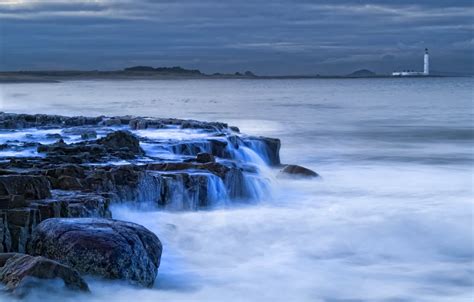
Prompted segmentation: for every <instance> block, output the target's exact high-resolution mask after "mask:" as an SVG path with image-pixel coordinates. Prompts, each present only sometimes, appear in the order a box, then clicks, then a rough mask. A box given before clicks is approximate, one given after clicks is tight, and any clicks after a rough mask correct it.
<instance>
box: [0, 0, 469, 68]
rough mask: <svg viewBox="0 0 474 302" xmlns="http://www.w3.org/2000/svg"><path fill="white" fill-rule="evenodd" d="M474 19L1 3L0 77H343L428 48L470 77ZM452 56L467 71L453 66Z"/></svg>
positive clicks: (440, 8) (193, 0)
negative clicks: (45, 73) (83, 72)
mask: <svg viewBox="0 0 474 302" xmlns="http://www.w3.org/2000/svg"><path fill="white" fill-rule="evenodd" d="M473 13H474V9H473V7H472V4H471V1H464V0H460V1H456V3H451V2H449V1H441V0H438V1H436V0H430V1H425V0H420V1H416V4H414V2H413V1H407V0H399V1H390V2H388V1H382V0H373V1H360V0H359V1H358V0H334V1H321V0H314V1H309V0H275V1H263V0H254V1H244V0H241V1H236V0H229V1H219V0H201V1H198V0H183V1H171V0H158V1H153V0H95V1H79V0H68V1H65V0H57V1H54V0H41V1H40V0H22V1H21V0H18V1H14V0H0V30H1V35H0V39H1V40H0V43H1V44H0V45H1V46H0V51H1V53H2V57H3V60H2V62H1V66H0V67H1V68H0V69H28V68H30V66H33V65H35V66H38V65H40V66H43V67H42V68H47V67H48V66H49V65H51V66H52V65H53V63H54V66H63V67H64V68H90V69H97V68H111V69H114V68H122V67H124V66H126V64H129V63H130V62H138V61H139V62H142V63H143V64H146V63H147V62H150V64H152V63H156V62H160V64H163V65H171V64H178V65H179V64H184V63H181V62H187V63H188V64H190V66H186V67H192V68H200V69H203V70H205V71H209V72H214V71H235V70H236V69H239V70H242V69H255V68H258V69H259V70H256V71H257V72H259V73H261V74H262V73H263V74H265V73H267V74H269V73H277V72H284V73H293V74H294V73H312V72H313V71H314V70H318V72H321V73H325V72H326V73H340V72H344V73H345V72H347V71H350V70H347V69H349V68H354V66H355V65H356V63H357V62H359V65H360V66H362V67H365V66H364V64H365V63H367V64H372V65H373V64H375V63H374V62H376V61H377V60H381V59H380V58H382V57H383V56H384V55H393V56H396V57H397V60H398V59H400V60H403V59H404V58H405V59H406V61H405V62H396V63H402V64H410V62H412V61H413V60H415V59H417V57H418V55H419V52H420V49H421V51H422V49H423V48H424V47H429V48H430V49H436V50H438V53H439V54H440V55H441V54H442V55H443V57H438V58H435V57H434V56H433V64H435V63H434V62H435V60H437V61H438V62H437V63H438V66H437V67H440V68H442V69H446V68H448V69H456V70H464V71H465V70H467V69H469V68H472V58H471V56H469V55H467V52H468V51H469V50H470V51H472V50H473V48H474V46H473V45H472V42H469V41H472V30H473V22H472V17H471V16H472V15H473ZM466 41H467V42H466ZM33 49H34V51H32V50H33ZM460 50H463V51H464V52H466V53H464V52H463V53H459V51H460ZM454 54H456V55H457V56H461V57H458V58H457V61H459V62H463V63H460V64H459V65H456V66H453V65H452V64H449V56H452V55H454ZM410 58H411V59H410ZM39 60H41V61H40V62H39ZM308 62H309V63H308ZM328 62H330V64H328ZM385 63H387V62H385ZM394 64H395V62H394ZM191 65H192V66H191ZM373 66H375V65H373ZM434 66H436V64H435V65H434ZM374 68H380V70H379V71H384V72H385V71H388V69H389V68H391V67H390V66H388V65H387V64H385V65H380V66H375V67H374Z"/></svg>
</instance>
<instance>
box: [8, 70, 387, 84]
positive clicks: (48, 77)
mask: <svg viewBox="0 0 474 302" xmlns="http://www.w3.org/2000/svg"><path fill="white" fill-rule="evenodd" d="M391 77H392V76H390V75H378V74H376V73H375V72H373V71H370V70H368V69H360V70H357V71H354V72H352V73H350V74H348V75H342V76H340V75H319V74H315V75H280V76H259V75H256V74H255V73H253V72H252V71H244V72H239V71H237V72H235V73H213V74H206V73H203V72H201V71H200V70H199V69H186V68H183V67H181V66H173V67H156V68H155V67H151V66H132V67H127V68H124V69H122V70H113V71H101V70H89V71H84V70H42V71H0V83H28V82H31V83H38V82H39V83H41V82H53V83H54V82H61V81H67V80H100V79H103V80H130V79H132V80H133V79H137V80H147V79H149V80H154V79H156V80H164V79H351V78H391Z"/></svg>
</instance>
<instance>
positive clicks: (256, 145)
mask: <svg viewBox="0 0 474 302" xmlns="http://www.w3.org/2000/svg"><path fill="white" fill-rule="evenodd" d="M245 144H246V145H247V146H249V147H251V149H253V150H256V151H257V152H258V153H260V154H261V155H262V156H263V158H264V160H265V161H266V162H267V164H268V165H270V166H278V165H280V146H281V141H280V140H279V139H278V138H271V137H264V136H259V137H249V138H247V139H245Z"/></svg>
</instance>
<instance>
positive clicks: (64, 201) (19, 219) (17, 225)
mask: <svg viewBox="0 0 474 302" xmlns="http://www.w3.org/2000/svg"><path fill="white" fill-rule="evenodd" d="M52 193H53V194H52V197H51V198H48V199H42V200H25V199H23V196H21V195H20V196H17V195H14V196H2V197H1V199H0V201H2V202H7V203H6V204H5V203H3V204H2V208H0V252H9V251H16V252H25V251H26V250H27V246H28V243H29V240H30V238H31V234H32V232H33V230H34V228H35V227H36V225H37V224H38V223H40V222H41V221H43V220H45V219H48V218H53V217H106V218H109V217H111V213H110V210H109V203H110V200H109V199H108V198H106V197H104V196H101V195H97V194H95V193H81V192H77V191H53V192H52Z"/></svg>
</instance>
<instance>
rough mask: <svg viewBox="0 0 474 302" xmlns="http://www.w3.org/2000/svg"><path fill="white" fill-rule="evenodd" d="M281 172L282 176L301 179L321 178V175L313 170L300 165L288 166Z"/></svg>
mask: <svg viewBox="0 0 474 302" xmlns="http://www.w3.org/2000/svg"><path fill="white" fill-rule="evenodd" d="M280 172H281V173H282V174H286V175H293V176H300V177H319V174H318V173H316V172H314V171H313V170H310V169H308V168H305V167H302V166H298V165H286V166H285V167H284V168H283V169H281V171H280Z"/></svg>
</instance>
